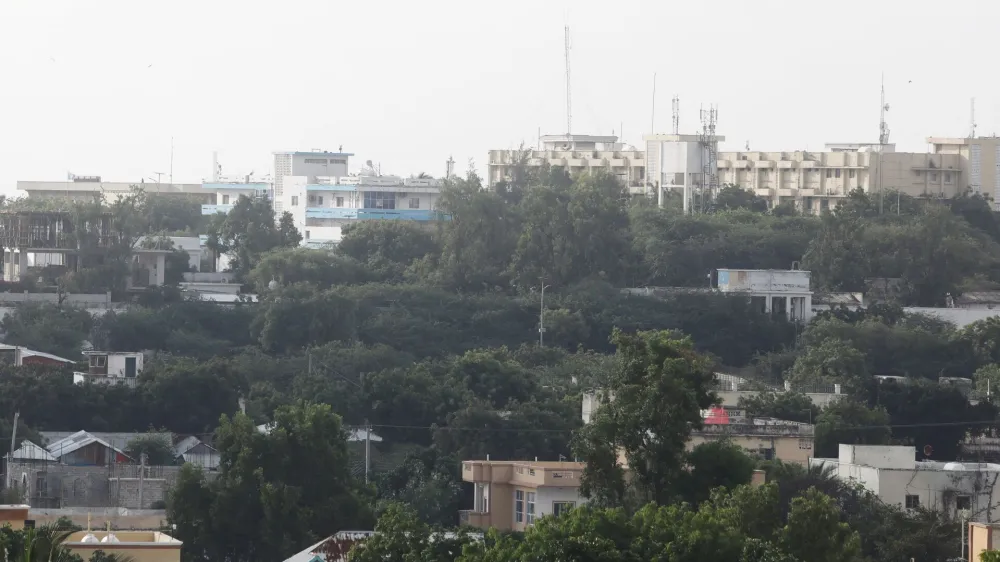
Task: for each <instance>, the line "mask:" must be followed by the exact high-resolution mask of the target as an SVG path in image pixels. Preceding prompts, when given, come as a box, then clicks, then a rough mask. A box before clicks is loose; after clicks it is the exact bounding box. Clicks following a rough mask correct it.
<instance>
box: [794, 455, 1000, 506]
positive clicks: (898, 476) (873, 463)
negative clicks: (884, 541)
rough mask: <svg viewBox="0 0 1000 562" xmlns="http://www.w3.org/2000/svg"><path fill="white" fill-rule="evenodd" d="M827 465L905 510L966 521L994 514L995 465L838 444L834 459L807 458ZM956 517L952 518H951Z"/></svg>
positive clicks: (997, 500) (998, 473)
mask: <svg viewBox="0 0 1000 562" xmlns="http://www.w3.org/2000/svg"><path fill="white" fill-rule="evenodd" d="M810 463H811V464H812V465H815V466H822V467H827V466H829V467H832V469H833V470H834V471H835V474H836V475H837V477H838V478H840V479H842V480H845V481H850V482H856V483H858V484H860V485H862V486H864V487H865V488H867V489H868V490H871V491H872V492H873V493H875V494H877V495H878V497H879V498H880V499H881V500H882V501H883V502H885V503H887V504H891V505H897V506H899V507H902V508H905V509H916V508H918V507H923V508H926V509H933V510H936V511H941V512H943V513H945V514H947V515H948V516H949V517H956V516H958V515H959V513H961V512H967V519H968V520H969V521H996V520H997V517H998V516H1000V489H997V488H996V486H994V484H995V483H996V481H997V478H1000V465H998V464H992V463H962V462H937V461H917V460H916V449H915V448H914V447H911V446H889V445H843V444H842V445H840V450H839V451H838V454H837V458H835V459H819V458H814V459H812V460H811V461H810ZM956 518H957V517H956Z"/></svg>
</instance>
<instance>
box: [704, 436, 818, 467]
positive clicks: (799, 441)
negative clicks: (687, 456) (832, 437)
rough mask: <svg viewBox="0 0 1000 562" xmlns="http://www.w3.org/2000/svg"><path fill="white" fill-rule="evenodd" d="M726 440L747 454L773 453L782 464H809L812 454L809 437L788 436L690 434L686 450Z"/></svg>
mask: <svg viewBox="0 0 1000 562" xmlns="http://www.w3.org/2000/svg"><path fill="white" fill-rule="evenodd" d="M720 439H728V440H729V442H730V443H732V444H734V445H739V446H740V447H742V448H743V449H744V450H746V451H747V452H748V453H751V454H762V455H763V454H764V453H763V451H765V450H771V451H773V455H774V458H776V459H781V460H782V461H784V462H794V463H798V464H801V465H803V466H805V465H807V464H808V463H809V458H810V457H812V454H813V437H812V436H811V435H803V436H801V437H799V436H790V435H774V436H770V435H729V434H719V435H714V434H713V435H705V434H701V433H692V434H691V438H690V439H689V440H688V442H687V446H686V448H687V450H688V451H690V450H692V449H694V448H695V447H697V446H698V445H701V444H702V443H708V442H711V441H719V440H720Z"/></svg>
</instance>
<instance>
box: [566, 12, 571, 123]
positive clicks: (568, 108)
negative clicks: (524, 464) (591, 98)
mask: <svg viewBox="0 0 1000 562" xmlns="http://www.w3.org/2000/svg"><path fill="white" fill-rule="evenodd" d="M565 32H566V136H567V137H568V136H569V135H571V134H572V133H573V96H572V94H571V93H570V92H571V87H570V84H571V83H570V81H569V26H568V25H567V26H566V27H565Z"/></svg>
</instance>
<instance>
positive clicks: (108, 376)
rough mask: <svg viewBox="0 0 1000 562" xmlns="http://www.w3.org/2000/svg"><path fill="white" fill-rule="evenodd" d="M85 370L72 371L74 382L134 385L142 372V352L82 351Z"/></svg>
mask: <svg viewBox="0 0 1000 562" xmlns="http://www.w3.org/2000/svg"><path fill="white" fill-rule="evenodd" d="M83 354H84V355H85V356H86V357H87V371H86V372H82V371H74V372H73V383H74V384H122V385H127V386H135V385H136V380H137V377H138V375H139V373H141V372H142V359H143V356H142V352H136V351H127V352H120V351H84V352H83Z"/></svg>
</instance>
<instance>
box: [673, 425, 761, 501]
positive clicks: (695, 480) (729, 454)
mask: <svg viewBox="0 0 1000 562" xmlns="http://www.w3.org/2000/svg"><path fill="white" fill-rule="evenodd" d="M687 464H688V466H689V467H690V468H689V470H688V473H687V475H682V477H681V478H680V481H679V483H678V484H679V485H678V487H677V492H678V495H680V496H681V497H682V498H684V499H685V501H688V502H690V503H692V504H695V505H697V504H700V503H701V502H703V501H705V500H707V499H708V498H709V496H710V495H711V492H712V490H714V489H716V488H718V487H720V486H721V487H723V488H729V489H732V488H736V487H737V486H739V485H742V484H749V483H750V479H751V478H752V477H753V471H754V469H755V467H756V464H757V463H756V462H755V461H754V459H751V458H750V457H749V456H747V454H746V453H745V452H744V451H743V448H742V447H740V446H739V445H734V444H733V443H731V442H727V441H710V442H707V443H701V444H700V445H697V446H696V447H695V448H694V449H693V450H691V452H690V453H688V455H687Z"/></svg>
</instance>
